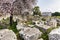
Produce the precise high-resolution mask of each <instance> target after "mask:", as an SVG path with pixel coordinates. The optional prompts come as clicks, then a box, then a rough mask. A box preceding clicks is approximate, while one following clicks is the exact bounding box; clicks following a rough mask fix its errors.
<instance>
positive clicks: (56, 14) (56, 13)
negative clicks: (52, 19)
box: [52, 12, 60, 16]
mask: <svg viewBox="0 0 60 40" xmlns="http://www.w3.org/2000/svg"><path fill="white" fill-rule="evenodd" d="M52 16H60V13H59V12H55V13H52Z"/></svg>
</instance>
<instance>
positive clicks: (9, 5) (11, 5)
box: [0, 0, 36, 25]
mask: <svg viewBox="0 0 60 40" xmlns="http://www.w3.org/2000/svg"><path fill="white" fill-rule="evenodd" d="M35 4H36V0H0V13H4V14H6V13H10V14H11V16H10V25H12V18H13V15H14V14H16V15H17V14H19V15H21V14H23V13H24V12H25V10H29V11H31V10H32V8H33V5H35Z"/></svg>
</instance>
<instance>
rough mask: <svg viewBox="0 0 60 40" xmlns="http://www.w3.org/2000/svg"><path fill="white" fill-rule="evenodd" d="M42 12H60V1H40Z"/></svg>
mask: <svg viewBox="0 0 60 40" xmlns="http://www.w3.org/2000/svg"><path fill="white" fill-rule="evenodd" d="M37 5H39V6H40V9H41V11H42V12H43V11H44V12H45V11H51V12H55V11H59V12H60V0H38V4H37Z"/></svg>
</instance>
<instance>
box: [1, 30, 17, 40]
mask: <svg viewBox="0 0 60 40" xmlns="http://www.w3.org/2000/svg"><path fill="white" fill-rule="evenodd" d="M0 40H17V37H16V35H15V33H14V32H13V31H12V30H9V29H2V30H0Z"/></svg>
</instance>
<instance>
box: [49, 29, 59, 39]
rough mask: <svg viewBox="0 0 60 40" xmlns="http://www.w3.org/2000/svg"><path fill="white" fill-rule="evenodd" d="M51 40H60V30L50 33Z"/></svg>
mask: <svg viewBox="0 0 60 40" xmlns="http://www.w3.org/2000/svg"><path fill="white" fill-rule="evenodd" d="M49 40H60V28H57V29H53V30H52V31H51V32H50V33H49Z"/></svg>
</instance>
